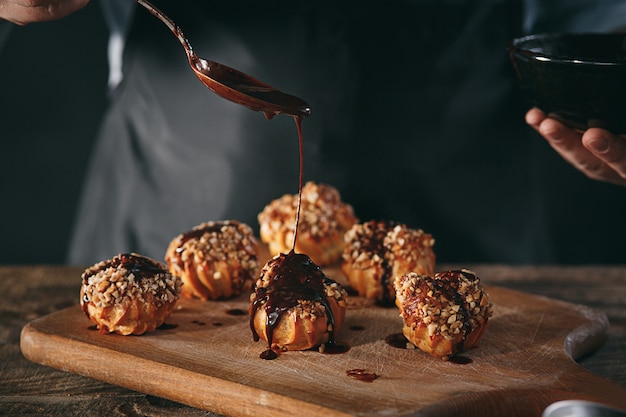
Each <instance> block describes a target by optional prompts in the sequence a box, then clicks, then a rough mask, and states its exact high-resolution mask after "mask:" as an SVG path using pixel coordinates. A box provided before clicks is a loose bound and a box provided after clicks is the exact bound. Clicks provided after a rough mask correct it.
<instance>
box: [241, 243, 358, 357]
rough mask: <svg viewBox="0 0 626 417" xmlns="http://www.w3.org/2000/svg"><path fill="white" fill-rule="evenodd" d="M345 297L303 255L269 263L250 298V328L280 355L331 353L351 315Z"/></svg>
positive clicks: (268, 354)
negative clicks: (317, 350) (311, 351)
mask: <svg viewBox="0 0 626 417" xmlns="http://www.w3.org/2000/svg"><path fill="white" fill-rule="evenodd" d="M347 296H348V295H347V293H346V291H345V290H344V289H343V288H342V287H341V285H340V284H338V283H337V282H335V281H333V280H332V279H330V278H328V277H327V276H326V275H324V273H323V272H322V271H321V269H320V268H319V267H318V266H317V265H315V264H314V263H313V261H312V260H311V258H309V257H308V256H307V255H304V254H296V253H294V252H290V253H288V254H279V255H277V256H276V257H274V258H272V259H270V260H269V261H268V262H267V264H266V265H265V266H264V267H263V269H262V271H261V277H260V278H259V279H258V280H257V282H256V284H255V286H254V288H253V290H252V293H251V295H250V327H251V329H252V334H253V337H254V340H255V341H258V340H259V339H263V340H265V341H266V342H267V344H268V349H267V350H266V351H265V352H263V353H262V354H261V357H262V358H263V359H274V358H275V357H276V353H275V352H280V351H287V350H306V349H310V348H313V347H320V350H323V349H325V348H327V349H332V348H333V346H336V345H335V339H334V337H335V334H336V332H337V331H338V330H339V328H340V327H341V325H342V323H343V321H344V318H345V312H346V298H347Z"/></svg>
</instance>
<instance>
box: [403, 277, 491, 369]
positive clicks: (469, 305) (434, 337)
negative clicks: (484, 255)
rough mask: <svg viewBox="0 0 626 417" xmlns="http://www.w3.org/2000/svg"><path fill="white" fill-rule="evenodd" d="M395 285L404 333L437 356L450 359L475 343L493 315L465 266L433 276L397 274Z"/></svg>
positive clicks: (415, 343)
mask: <svg viewBox="0 0 626 417" xmlns="http://www.w3.org/2000/svg"><path fill="white" fill-rule="evenodd" d="M394 285H395V289H396V305H397V306H398V308H399V309H400V316H401V317H402V320H403V329H402V332H403V333H404V336H405V337H406V338H407V339H408V340H409V341H410V342H411V343H412V344H414V345H415V346H416V347H418V348H419V349H421V350H423V351H424V352H427V353H429V354H431V355H432V356H434V357H437V358H441V359H449V358H450V357H451V356H453V355H454V354H456V353H458V352H461V351H462V350H464V349H469V348H471V347H473V346H475V345H476V344H477V343H478V341H479V340H480V339H481V338H482V336H483V334H484V333H485V330H486V329H487V322H488V321H489V317H490V316H491V315H492V314H493V307H492V305H491V303H490V302H489V299H488V296H487V293H486V292H485V291H484V290H483V288H482V286H481V285H480V280H479V278H478V277H477V276H476V274H475V273H474V272H472V271H470V270H467V269H462V270H459V271H446V272H440V273H437V274H435V276H434V277H429V276H426V275H418V274H415V273H409V274H406V275H403V276H398V277H397V278H396V279H395V281H394Z"/></svg>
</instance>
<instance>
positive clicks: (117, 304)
mask: <svg viewBox="0 0 626 417" xmlns="http://www.w3.org/2000/svg"><path fill="white" fill-rule="evenodd" d="M180 293H181V280H180V278H179V277H176V276H173V275H172V274H170V273H169V272H168V270H167V267H166V266H165V265H164V264H162V263H160V262H157V261H155V260H153V259H150V258H146V257H145V256H141V255H137V254H127V253H126V254H120V255H118V256H116V257H114V258H112V259H110V260H107V261H102V262H99V263H97V264H95V265H93V266H91V267H89V268H87V269H86V270H85V271H84V272H83V274H82V286H81V289H80V304H81V308H82V310H83V311H84V312H85V314H86V315H87V317H89V318H90V319H91V320H92V321H93V322H95V323H96V325H97V326H98V329H99V330H100V333H118V334H122V335H129V334H135V335H140V334H143V333H145V332H150V331H153V330H155V329H156V328H157V327H159V326H161V325H162V324H163V323H164V322H165V320H167V318H168V317H169V316H170V314H171V313H172V311H173V309H174V306H175V305H176V302H177V301H178V299H179V297H180Z"/></svg>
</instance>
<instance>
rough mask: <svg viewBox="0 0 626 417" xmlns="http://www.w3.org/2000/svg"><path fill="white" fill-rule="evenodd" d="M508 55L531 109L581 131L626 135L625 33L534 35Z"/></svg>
mask: <svg viewBox="0 0 626 417" xmlns="http://www.w3.org/2000/svg"><path fill="white" fill-rule="evenodd" d="M509 56H510V58H511V61H512V62H513V66H514V68H515V72H516V73H517V76H518V78H519V83H520V87H521V89H522V92H523V93H524V95H525V96H526V98H527V99H528V100H529V102H530V104H531V105H533V106H536V107H538V108H540V109H541V110H543V111H544V112H545V113H547V114H549V115H551V116H552V117H554V118H556V119H559V120H561V121H562V122H563V123H565V124H567V125H568V126H570V127H573V128H576V129H581V130H584V129H587V128H589V127H602V128H605V129H608V130H610V131H612V132H613V133H620V134H626V35H622V34H600V33H584V34H583V33H577V34H556V33H555V34H539V35H530V36H526V37H523V38H517V39H514V40H513V41H512V42H511V44H510V45H509Z"/></svg>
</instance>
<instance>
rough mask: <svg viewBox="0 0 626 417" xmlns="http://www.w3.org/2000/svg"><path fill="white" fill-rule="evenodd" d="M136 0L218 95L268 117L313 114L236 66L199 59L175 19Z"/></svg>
mask: <svg viewBox="0 0 626 417" xmlns="http://www.w3.org/2000/svg"><path fill="white" fill-rule="evenodd" d="M135 1H136V2H137V3H139V4H140V5H141V6H143V7H144V8H146V9H147V10H148V11H149V12H150V13H152V14H153V15H154V16H156V17H157V18H158V19H159V20H160V21H161V22H163V23H164V24H165V25H166V26H167V27H168V28H169V29H170V30H171V31H172V33H174V36H176V38H178V40H179V41H180V43H181V44H182V46H183V48H184V49H185V52H186V53H187V59H188V60H189V65H190V66H191V69H192V70H193V71H194V73H195V74H196V76H197V77H198V78H199V79H200V81H201V82H202V83H203V84H204V85H205V86H206V87H207V88H208V89H209V90H211V91H213V92H214V93H215V94H217V95H218V96H220V97H222V98H225V99H226V100H230V101H232V102H234V103H237V104H240V105H242V106H245V107H248V108H249V109H252V110H255V111H261V112H263V113H264V114H265V117H266V118H268V119H271V118H272V117H274V116H275V115H277V114H280V113H283V114H286V115H289V116H294V117H296V118H300V119H302V118H304V117H306V116H308V115H309V114H310V113H311V109H310V108H309V105H308V104H307V103H306V102H305V101H304V100H302V99H300V98H298V97H295V96H292V95H290V94H286V93H283V92H282V91H279V90H277V89H275V88H274V87H272V86H271V85H269V84H266V83H264V82H262V81H259V80H257V79H255V78H253V77H251V76H250V75H247V74H245V73H243V72H241V71H238V70H236V69H234V68H231V67H228V66H226V65H223V64H220V63H218V62H214V61H208V60H206V59H202V58H200V57H199V56H198V55H196V53H195V52H194V50H193V48H192V47H191V44H190V43H189V40H187V38H186V37H185V35H184V34H183V32H182V30H181V29H180V27H179V26H178V25H177V24H176V23H174V21H173V20H172V19H170V18H169V17H167V16H166V15H165V14H163V12H161V11H160V10H159V9H157V8H156V7H155V6H153V5H152V4H151V3H150V2H148V1H146V0H135Z"/></svg>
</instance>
